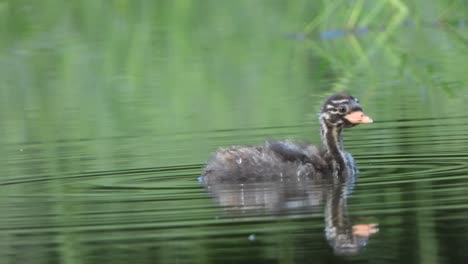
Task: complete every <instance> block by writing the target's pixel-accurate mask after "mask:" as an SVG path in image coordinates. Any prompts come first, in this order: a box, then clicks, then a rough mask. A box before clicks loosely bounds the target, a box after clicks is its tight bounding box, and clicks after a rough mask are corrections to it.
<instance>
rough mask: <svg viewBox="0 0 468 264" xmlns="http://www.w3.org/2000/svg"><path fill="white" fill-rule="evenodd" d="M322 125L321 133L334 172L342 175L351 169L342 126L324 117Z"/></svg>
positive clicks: (321, 121)
mask: <svg viewBox="0 0 468 264" xmlns="http://www.w3.org/2000/svg"><path fill="white" fill-rule="evenodd" d="M320 125H321V129H320V132H321V133H320V135H321V137H322V142H323V144H324V146H325V151H326V153H327V154H328V155H329V156H330V158H331V159H332V165H333V172H334V173H336V174H337V175H341V174H342V173H344V172H347V171H348V170H349V168H348V165H347V163H346V152H345V151H344V149H343V140H342V136H341V132H342V128H341V127H337V126H333V125H329V124H327V122H326V121H325V119H324V118H321V120H320Z"/></svg>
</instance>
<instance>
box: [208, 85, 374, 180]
mask: <svg viewBox="0 0 468 264" xmlns="http://www.w3.org/2000/svg"><path fill="white" fill-rule="evenodd" d="M318 119H319V124H320V136H321V140H322V145H321V146H315V145H311V144H306V143H303V142H296V141H292V140H280V141H273V140H267V141H266V142H265V143H264V144H263V145H257V146H250V145H244V146H230V147H224V148H220V149H218V150H217V151H216V152H215V153H214V154H213V155H212V156H211V158H209V159H208V161H207V162H206V164H205V166H204V168H203V171H202V176H201V179H202V181H203V182H204V183H205V184H206V185H213V184H222V183H228V184H233V183H234V184H248V183H255V182H268V181H280V182H283V181H309V182H310V181H317V180H324V179H328V180H330V179H331V180H332V181H333V182H335V183H345V182H350V181H352V182H354V179H355V177H356V175H357V173H358V170H357V167H356V163H355V161H354V159H353V157H352V156H351V154H350V153H348V152H346V151H345V150H344V147H343V139H342V132H343V129H346V128H351V127H354V126H356V125H359V124H370V123H372V122H373V120H372V118H370V117H369V116H367V115H366V114H364V112H363V109H362V107H361V104H360V103H359V100H358V99H357V98H355V97H353V96H351V95H349V94H347V93H338V94H334V95H331V96H330V97H328V98H327V99H326V100H325V102H324V104H323V106H322V108H321V110H320V112H319V113H318Z"/></svg>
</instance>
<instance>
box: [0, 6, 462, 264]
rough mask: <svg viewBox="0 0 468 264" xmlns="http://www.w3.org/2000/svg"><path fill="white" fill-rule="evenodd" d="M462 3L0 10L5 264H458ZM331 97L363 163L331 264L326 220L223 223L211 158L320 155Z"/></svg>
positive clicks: (294, 217)
mask: <svg viewBox="0 0 468 264" xmlns="http://www.w3.org/2000/svg"><path fill="white" fill-rule="evenodd" d="M466 19H468V6H466V4H464V2H463V1H442V0H440V1H431V2H428V1H423V0H411V1H400V0H387V1H364V0H356V1H338V0H336V1H305V0H298V1H274V0H271V1H266V0H264V1H248V0H241V1H218V0H206V1H188V0H187V1H182V0H175V1H171V0H167V1H163V0H159V1H149V0H148V1H126V0H115V1H94V0H88V1H59V0H49V1H31V0H23V1H16V0H15V1H13V0H11V1H0V124H1V125H0V144H1V146H0V155H1V157H2V158H1V159H0V263H310V262H313V263H339V262H368V263H424V264H426V263H467V261H468V253H467V252H466V244H467V242H468V225H467V223H466V219H467V218H468V195H467V191H468V148H467V147H466V146H467V143H468V132H467V131H468V113H467V110H468V108H467V104H466V101H467V99H468V75H467V74H466V72H467V69H468V68H467V61H468V25H465V20H466ZM338 91H346V92H349V93H351V94H352V95H354V96H355V97H357V98H359V99H360V102H361V104H362V105H363V107H364V110H365V111H366V113H367V114H368V115H370V116H371V117H372V118H373V119H374V121H375V123H374V124H372V125H369V126H359V127H356V128H353V129H350V130H347V131H345V138H344V142H345V147H346V149H347V151H349V152H351V153H352V154H353V156H354V158H355V159H356V161H357V163H358V167H359V169H360V171H361V173H360V176H359V179H358V181H357V183H356V186H355V190H354V192H353V193H352V195H351V196H350V197H349V200H348V209H349V215H350V217H351V219H352V221H353V222H356V223H357V222H372V223H378V224H379V232H378V233H377V234H375V235H373V236H372V237H371V238H370V239H369V241H368V244H367V246H366V247H365V249H364V250H363V252H362V253H361V254H360V255H358V256H354V257H343V256H335V254H334V253H333V250H332V249H331V247H330V246H329V245H328V243H327V241H326V239H325V235H324V220H323V210H322V209H321V207H320V206H318V209H314V210H312V211H293V212H290V213H289V214H287V215H286V216H281V217H279V216H277V215H276V214H274V213H269V212H268V211H266V212H263V213H262V214H247V215H242V214H240V215H234V216H233V215H231V214H229V213H226V208H223V207H222V206H220V204H219V203H218V202H217V201H216V199H213V197H212V196H211V195H209V194H208V193H207V192H206V191H205V189H204V188H203V186H201V185H200V184H199V183H198V182H197V178H198V176H199V175H200V173H201V169H202V166H203V164H204V162H205V161H206V160H207V159H208V157H209V156H210V153H212V152H213V151H215V150H216V149H217V148H218V147H220V146H228V145H238V144H261V143H262V142H263V141H264V140H265V139H269V138H275V139H283V138H290V139H297V140H304V141H308V142H315V143H320V137H319V133H318V131H319V128H318V124H317V120H316V119H317V117H316V113H317V112H318V110H319V108H320V106H321V103H322V101H323V99H324V98H326V97H327V96H329V95H331V94H333V93H335V92H338Z"/></svg>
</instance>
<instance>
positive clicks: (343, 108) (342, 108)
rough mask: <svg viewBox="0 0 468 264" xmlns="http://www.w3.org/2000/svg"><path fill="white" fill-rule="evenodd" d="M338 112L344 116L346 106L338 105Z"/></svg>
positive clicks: (346, 109) (346, 110)
mask: <svg viewBox="0 0 468 264" xmlns="http://www.w3.org/2000/svg"><path fill="white" fill-rule="evenodd" d="M338 112H340V113H342V114H344V113H346V112H348V107H346V105H340V106H338Z"/></svg>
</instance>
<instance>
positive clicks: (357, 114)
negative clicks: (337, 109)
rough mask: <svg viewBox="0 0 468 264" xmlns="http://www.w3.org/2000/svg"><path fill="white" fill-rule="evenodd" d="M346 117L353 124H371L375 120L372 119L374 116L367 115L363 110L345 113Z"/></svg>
mask: <svg viewBox="0 0 468 264" xmlns="http://www.w3.org/2000/svg"><path fill="white" fill-rule="evenodd" d="M344 118H346V119H348V121H349V122H351V123H352V124H355V125H358V124H370V123H372V122H374V121H372V118H370V117H368V116H366V115H365V114H364V113H363V112H362V111H354V112H351V113H349V114H347V115H345V117H344Z"/></svg>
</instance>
